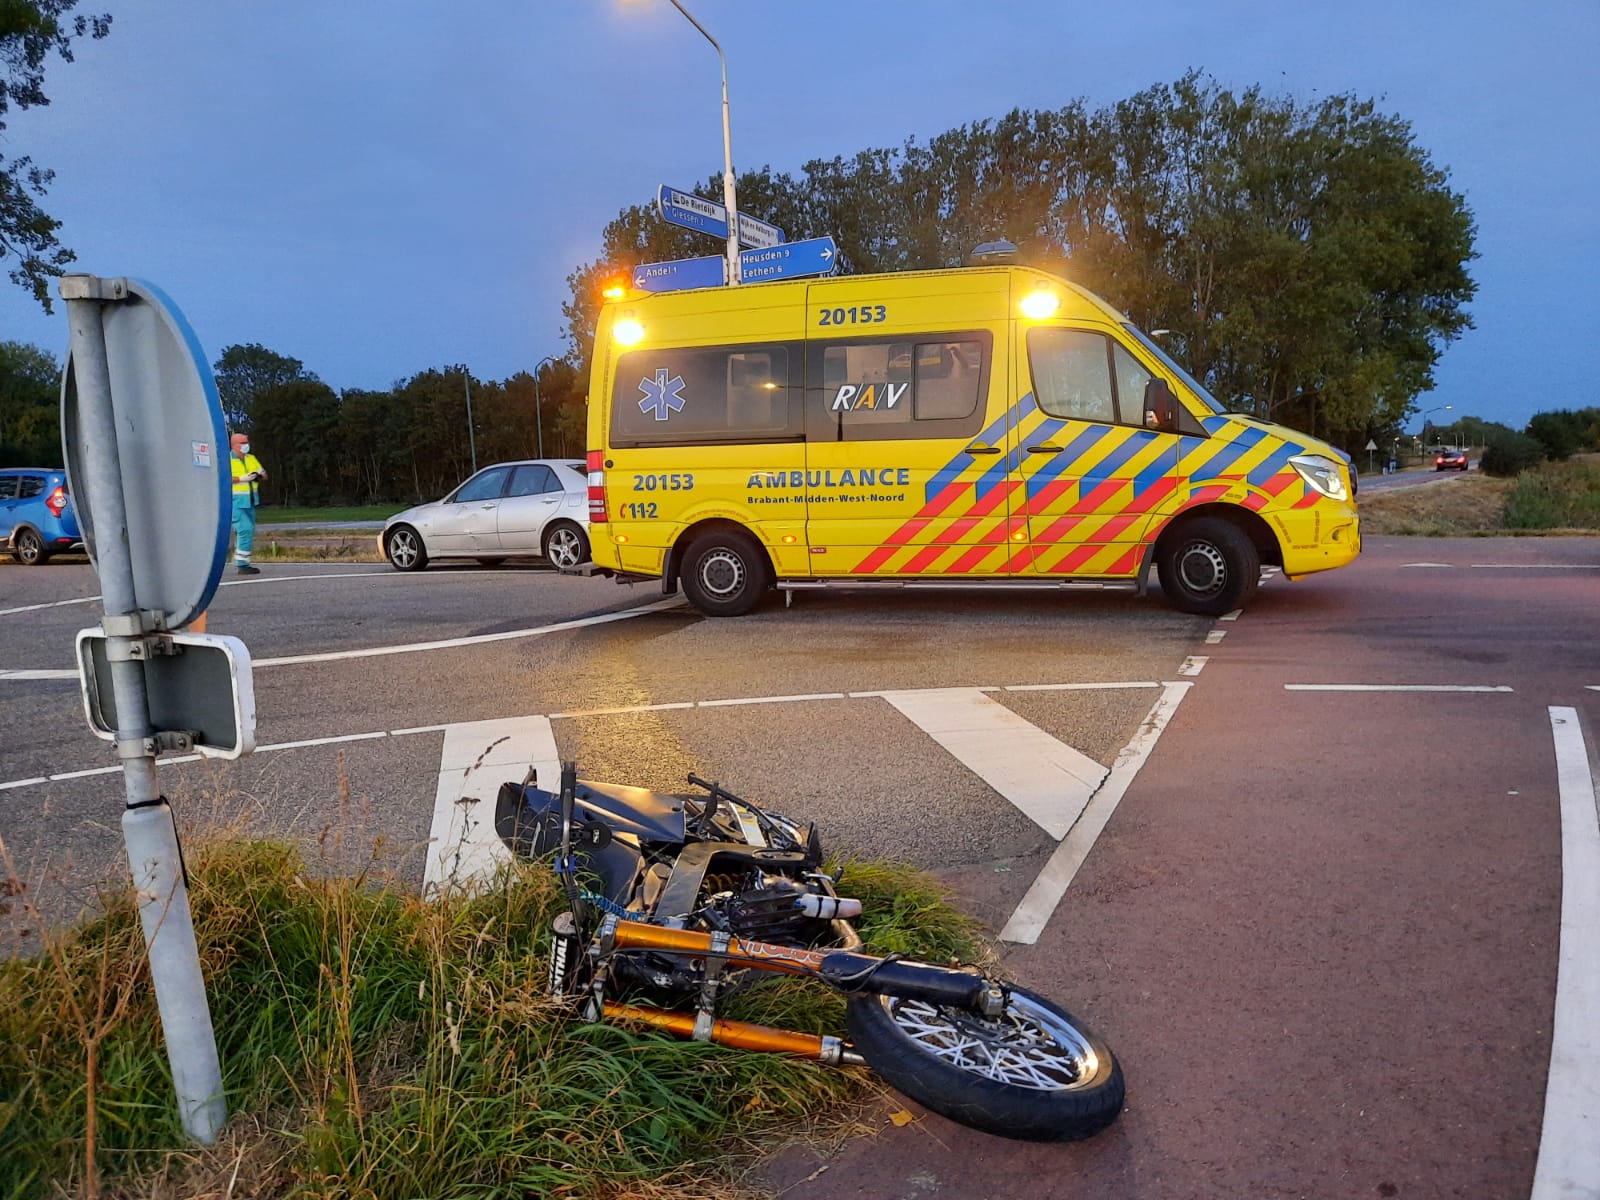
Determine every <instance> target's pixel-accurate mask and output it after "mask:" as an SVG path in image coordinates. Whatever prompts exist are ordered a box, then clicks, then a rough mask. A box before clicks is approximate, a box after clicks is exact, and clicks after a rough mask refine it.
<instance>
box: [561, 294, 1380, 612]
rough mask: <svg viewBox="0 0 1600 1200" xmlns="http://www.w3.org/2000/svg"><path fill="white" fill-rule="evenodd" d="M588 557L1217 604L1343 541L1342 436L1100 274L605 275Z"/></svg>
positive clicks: (763, 585)
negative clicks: (614, 288) (1332, 435)
mask: <svg viewBox="0 0 1600 1200" xmlns="http://www.w3.org/2000/svg"><path fill="white" fill-rule="evenodd" d="M588 445H589V447H591V449H589V451H588V464H587V466H588V475H589V483H588V488H589V520H590V533H591V542H592V547H593V549H592V553H593V563H592V565H590V566H588V567H587V568H586V569H587V570H588V571H590V572H592V573H598V574H604V575H611V576H614V577H616V578H618V579H619V580H623V581H632V580H640V579H650V580H659V581H660V582H661V586H662V589H663V591H664V592H666V593H668V594H672V593H675V592H676V591H677V590H678V589H679V588H680V587H681V588H682V590H683V592H684V594H685V595H686V596H687V598H688V599H689V601H690V603H691V604H693V605H694V607H695V608H697V609H698V610H699V611H700V612H702V613H705V614H707V615H709V616H738V615H741V614H744V613H748V612H750V611H751V610H752V609H753V608H755V607H756V605H757V604H759V603H760V602H761V600H762V598H763V596H764V595H765V594H767V593H768V592H769V591H770V590H771V589H773V588H774V587H776V588H778V589H782V590H784V591H787V592H791V593H792V592H793V591H795V590H800V589H810V588H834V587H848V588H896V589H903V588H922V587H939V588H950V587H965V588H1085V587H1088V588H1120V589H1126V590H1129V591H1134V592H1138V593H1140V594H1143V592H1144V591H1145V588H1146V586H1147V581H1148V578H1149V575H1150V569H1151V567H1152V566H1153V567H1154V568H1155V574H1156V576H1157V578H1158V580H1159V583H1160V587H1161V591H1162V593H1163V594H1164V595H1165V596H1166V598H1167V599H1168V600H1169V602H1171V603H1172V604H1173V605H1175V606H1176V607H1177V608H1179V609H1180V610H1182V611H1184V612H1188V613H1198V614H1204V615H1207V616H1216V615H1219V614H1222V613H1227V612H1230V611H1232V610H1234V609H1236V608H1239V607H1240V606H1242V605H1243V604H1245V603H1246V602H1248V601H1249V599H1250V598H1251V596H1252V595H1253V594H1254V593H1255V590H1256V587H1257V584H1258V582H1259V580H1260V577H1261V571H1262V568H1263V566H1267V565H1270V566H1274V567H1278V568H1280V569H1281V570H1282V572H1283V574H1284V575H1286V576H1288V577H1289V578H1291V579H1292V578H1297V577H1299V576H1302V575H1309V574H1311V573H1313V572H1316V571H1326V570H1329V569H1331V568H1333V567H1339V566H1343V565H1344V564H1346V563H1348V562H1350V561H1351V560H1352V559H1354V558H1355V557H1356V555H1357V554H1358V553H1359V552H1360V549H1361V532H1360V523H1359V520H1358V518H1357V514H1356V506H1355V478H1354V475H1353V472H1352V470H1351V468H1350V464H1349V460H1348V459H1347V458H1346V457H1345V456H1344V455H1342V454H1341V453H1340V452H1339V451H1337V450H1335V449H1334V448H1333V447H1331V446H1329V445H1327V444H1326V443H1324V442H1321V441H1318V440H1316V439H1314V438H1311V437H1308V436H1306V435H1305V434H1302V433H1299V432H1297V431H1295V430H1292V429H1288V428H1285V427H1284V426H1281V425H1274V424H1271V423H1269V422H1266V421H1261V420H1256V419H1254V418H1252V417H1247V416H1241V415H1239V414H1236V413H1230V412H1228V411H1227V410H1226V409H1224V408H1223V406H1222V405H1221V404H1219V403H1218V402H1217V401H1216V400H1215V399H1213V398H1212V396H1211V395H1210V394H1209V393H1208V392H1207V391H1206V389H1205V388H1204V387H1203V386H1202V385H1201V384H1200V383H1199V382H1197V381H1196V380H1195V379H1193V378H1192V377H1191V376H1190V375H1189V374H1188V373H1187V372H1186V371H1184V370H1183V368H1182V367H1180V366H1179V365H1178V364H1177V363H1176V362H1174V361H1173V360H1172V359H1171V358H1170V357H1169V356H1168V355H1167V354H1166V353H1165V352H1164V351H1163V350H1162V349H1161V347H1160V346H1159V345H1157V344H1156V342H1155V341H1154V340H1153V339H1152V338H1150V337H1149V336H1148V335H1146V334H1144V333H1142V332H1140V331H1139V330H1138V329H1137V328H1135V327H1134V326H1133V325H1132V324H1130V323H1129V322H1128V321H1127V320H1125V319H1124V318H1123V317H1122V316H1121V315H1120V314H1118V313H1117V311H1116V310H1115V309H1113V308H1112V307H1111V306H1110V305H1108V304H1106V303H1105V302H1104V301H1103V300H1100V299H1099V298H1098V297H1096V296H1094V295H1092V294H1091V293H1089V292H1087V291H1085V290H1084V289H1082V288H1080V287H1077V286H1075V285H1073V284H1071V283H1068V282H1066V281H1065V280H1063V279H1059V278H1056V277H1054V276H1052V275H1048V274H1045V273H1043V272H1040V271H1036V270H1033V269H1030V268H1026V267H1021V266H1015V265H999V266H976V267H966V268H959V269H953V270H941V271H917V272H904V273H897V274H888V275H849V276H842V277H832V278H821V279H810V280H800V281H782V282H774V283H763V284H748V285H744V286H739V287H719V288H704V289H696V290H688V291H678V292H660V293H644V292H633V291H620V292H619V293H618V294H617V295H616V298H615V299H613V300H611V302H609V303H607V304H606V305H605V307H604V308H603V309H602V311H601V315H600V320H599V324H598V327H597V331H596V339H595V349H594V365H593V372H592V376H591V381H590V392H589V431H588Z"/></svg>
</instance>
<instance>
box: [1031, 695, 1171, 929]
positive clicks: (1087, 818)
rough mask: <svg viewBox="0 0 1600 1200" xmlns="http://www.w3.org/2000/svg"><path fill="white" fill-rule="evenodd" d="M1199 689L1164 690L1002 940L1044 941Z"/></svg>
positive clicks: (1036, 881) (1046, 866)
mask: <svg viewBox="0 0 1600 1200" xmlns="http://www.w3.org/2000/svg"><path fill="white" fill-rule="evenodd" d="M1193 686H1194V684H1192V683H1187V682H1181V683H1168V684H1166V685H1164V686H1163V688H1162V689H1161V695H1160V696H1159V697H1158V698H1157V699H1156V702H1155V705H1154V707H1152V708H1151V709H1150V713H1149V715H1148V716H1146V717H1145V719H1144V722H1143V724H1141V725H1140V726H1139V731H1138V732H1137V733H1135V734H1134V736H1133V739H1132V740H1131V741H1129V742H1128V744H1127V745H1126V746H1124V747H1123V748H1122V750H1121V752H1120V753H1118V755H1117V759H1116V761H1115V762H1114V763H1112V764H1111V771H1110V773H1109V775H1108V776H1107V777H1106V781H1105V783H1104V784H1102V785H1101V787H1100V790H1099V791H1097V792H1096V793H1095V794H1094V796H1093V797H1092V798H1091V799H1090V801H1089V804H1088V807H1087V808H1085V809H1084V812H1083V815H1082V816H1081V817H1080V818H1079V819H1078V821H1077V823H1076V824H1075V825H1073V827H1072V830H1071V832H1069V833H1068V834H1067V836H1066V838H1065V839H1063V841H1062V843H1061V845H1059V846H1057V847H1056V851H1055V853H1054V854H1052V855H1051V856H1050V860H1049V861H1048V862H1046V863H1045V865H1044V868H1043V869H1042V870H1041V871H1040V872H1039V876H1038V878H1037V879H1035V880H1034V881H1033V885H1032V886H1031V887H1030V888H1028V894H1027V895H1025V896H1024V897H1023V898H1022V903H1020V904H1018V905H1017V908H1016V911H1015V912H1013V913H1012V914H1011V919H1010V920H1009V921H1007V922H1006V924H1005V928H1004V929H1002V930H1001V931H1000V939H1001V941H1006V942H1024V943H1027V944H1029V945H1032V944H1033V943H1034V942H1037V941H1038V940H1039V935H1040V934H1041V933H1042V932H1044V927H1045V925H1046V924H1048V923H1049V920H1050V917H1051V915H1052V914H1053V913H1054V912H1055V911H1056V905H1058V904H1060V903H1061V897H1063V896H1065V895H1066V894H1067V888H1068V887H1070V886H1071V885H1072V881H1073V879H1074V878H1075V877H1076V876H1077V874H1078V868H1080V867H1081V866H1083V863H1084V860H1085V859H1086V858H1088V857H1089V851H1090V850H1092V849H1094V844H1095V841H1096V840H1097V839H1098V838H1099V837H1100V832H1101V830H1103V829H1104V828H1105V827H1106V823H1107V822H1109V821H1110V820H1111V815H1112V814H1113V813H1114V812H1116V811H1117V805H1118V804H1120V803H1122V797H1123V795H1124V793H1126V792H1127V790H1128V786H1129V785H1130V784H1131V783H1132V782H1133V780H1134V777H1135V776H1137V775H1138V774H1139V768H1140V767H1142V766H1144V762H1145V759H1147V758H1149V757H1150V751H1151V750H1153V749H1154V748H1155V744H1156V740H1157V739H1158V738H1159V737H1160V736H1161V733H1162V731H1163V730H1164V729H1166V727H1167V722H1168V721H1170V720H1172V714H1173V713H1175V712H1177V711H1178V705H1179V704H1180V703H1181V702H1182V700H1183V697H1184V695H1185V693H1187V692H1188V690H1189V689H1190V688H1192V687H1193Z"/></svg>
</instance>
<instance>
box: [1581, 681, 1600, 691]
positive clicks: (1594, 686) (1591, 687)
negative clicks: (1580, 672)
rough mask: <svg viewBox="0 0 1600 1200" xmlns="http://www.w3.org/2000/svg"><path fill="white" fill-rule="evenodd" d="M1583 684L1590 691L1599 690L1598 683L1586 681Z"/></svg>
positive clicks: (1599, 685)
mask: <svg viewBox="0 0 1600 1200" xmlns="http://www.w3.org/2000/svg"><path fill="white" fill-rule="evenodd" d="M1583 686H1584V687H1586V688H1588V689H1589V690H1590V691H1591V692H1600V683H1586V684H1584V685H1583Z"/></svg>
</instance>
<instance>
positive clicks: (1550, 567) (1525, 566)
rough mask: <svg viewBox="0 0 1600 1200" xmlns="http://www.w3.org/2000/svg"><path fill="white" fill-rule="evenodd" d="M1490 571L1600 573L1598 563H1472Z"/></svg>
mask: <svg viewBox="0 0 1600 1200" xmlns="http://www.w3.org/2000/svg"><path fill="white" fill-rule="evenodd" d="M1472 565H1473V566H1474V567H1482V568H1484V569H1486V570H1490V571H1600V563H1473V564H1472Z"/></svg>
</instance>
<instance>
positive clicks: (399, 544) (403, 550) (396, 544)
mask: <svg viewBox="0 0 1600 1200" xmlns="http://www.w3.org/2000/svg"><path fill="white" fill-rule="evenodd" d="M421 549H422V547H421V545H420V544H419V543H418V541H417V535H416V534H414V533H412V532H411V531H410V530H409V529H397V530H395V531H394V532H393V533H391V534H390V535H389V561H390V562H392V563H393V564H394V565H395V566H397V567H399V568H400V569H401V570H402V571H409V570H410V569H411V568H412V567H413V566H414V565H415V564H416V561H417V554H418V552H419V551H420V550H421Z"/></svg>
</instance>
